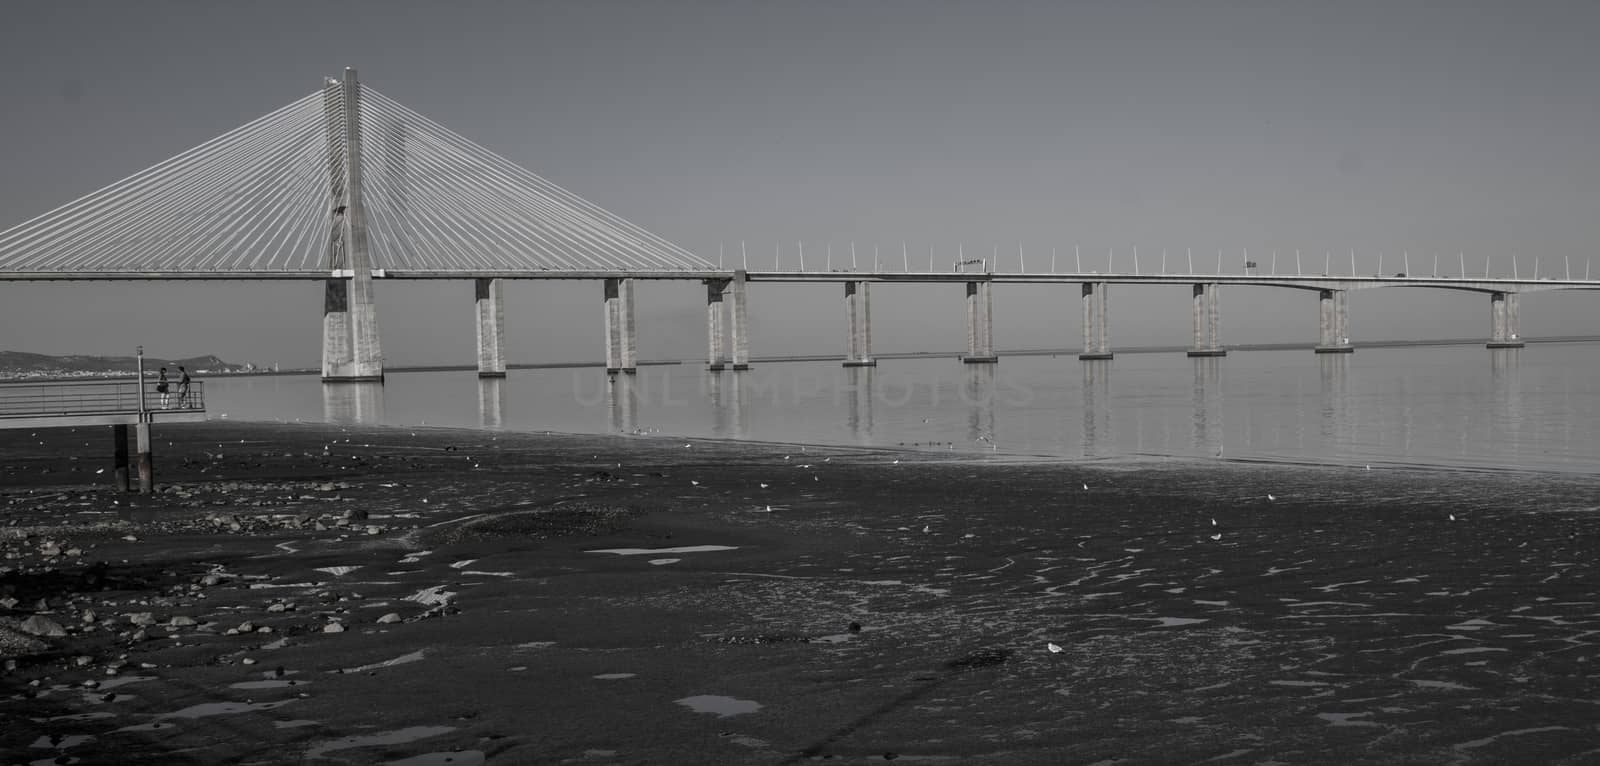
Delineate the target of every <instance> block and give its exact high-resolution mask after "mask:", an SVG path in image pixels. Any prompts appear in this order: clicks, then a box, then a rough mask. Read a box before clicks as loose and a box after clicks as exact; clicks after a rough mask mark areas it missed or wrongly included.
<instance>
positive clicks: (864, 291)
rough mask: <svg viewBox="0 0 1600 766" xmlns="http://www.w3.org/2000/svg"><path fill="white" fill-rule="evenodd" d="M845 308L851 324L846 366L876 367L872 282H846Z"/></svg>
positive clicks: (845, 360)
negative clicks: (873, 341) (873, 351)
mask: <svg viewBox="0 0 1600 766" xmlns="http://www.w3.org/2000/svg"><path fill="white" fill-rule="evenodd" d="M844 309H845V316H846V319H847V321H848V323H849V325H850V327H849V330H850V341H849V350H848V351H847V352H846V354H845V359H844V366H846V367H876V366H877V365H878V360H876V359H873V358H872V283H871V282H864V281H851V282H846V283H844Z"/></svg>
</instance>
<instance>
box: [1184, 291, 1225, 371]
mask: <svg viewBox="0 0 1600 766" xmlns="http://www.w3.org/2000/svg"><path fill="white" fill-rule="evenodd" d="M1219 287H1220V286H1219V285H1217V284H1216V283H1215V282H1207V283H1203V284H1198V285H1195V286H1194V345H1192V346H1190V347H1189V356H1227V355H1228V350H1227V349H1225V348H1223V347H1222V343H1221V341H1220V331H1219V328H1220V326H1221V324H1222V308H1221V301H1220V300H1219V298H1220V296H1219Z"/></svg>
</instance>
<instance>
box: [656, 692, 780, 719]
mask: <svg viewBox="0 0 1600 766" xmlns="http://www.w3.org/2000/svg"><path fill="white" fill-rule="evenodd" d="M677 703H678V704H679V705H683V706H684V707H687V708H689V709H690V710H693V711H694V712H696V713H716V714H717V716H718V717H719V718H727V717H728V716H730V715H741V714H744V713H754V712H756V711H757V710H760V709H761V703H759V702H756V701H754V700H741V699H734V698H733V697H723V696H720V695H716V694H698V695H695V696H693V697H684V698H683V699H681V700H677Z"/></svg>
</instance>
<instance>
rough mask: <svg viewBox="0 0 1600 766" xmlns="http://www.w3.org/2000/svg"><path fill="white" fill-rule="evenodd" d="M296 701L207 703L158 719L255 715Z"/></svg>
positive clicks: (191, 706) (161, 716)
mask: <svg viewBox="0 0 1600 766" xmlns="http://www.w3.org/2000/svg"><path fill="white" fill-rule="evenodd" d="M291 702H294V700H278V701H277V702H205V703H201V704H199V705H190V706H189V707H186V708H184V709H182V710H178V711H175V712H172V713H164V714H162V715H159V716H156V717H157V718H209V717H210V716H214V715H237V714H239V713H254V712H256V711H258V710H272V709H273V708H280V707H283V706H284V705H287V704H289V703H291Z"/></svg>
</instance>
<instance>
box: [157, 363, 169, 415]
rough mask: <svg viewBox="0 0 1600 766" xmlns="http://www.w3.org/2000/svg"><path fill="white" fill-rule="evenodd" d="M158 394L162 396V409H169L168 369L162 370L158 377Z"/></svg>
mask: <svg viewBox="0 0 1600 766" xmlns="http://www.w3.org/2000/svg"><path fill="white" fill-rule="evenodd" d="M156 393H158V394H161V409H166V408H167V368H165V367H162V368H161V374H160V375H159V376H157V377H156Z"/></svg>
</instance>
